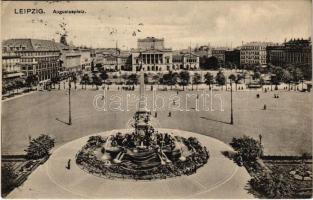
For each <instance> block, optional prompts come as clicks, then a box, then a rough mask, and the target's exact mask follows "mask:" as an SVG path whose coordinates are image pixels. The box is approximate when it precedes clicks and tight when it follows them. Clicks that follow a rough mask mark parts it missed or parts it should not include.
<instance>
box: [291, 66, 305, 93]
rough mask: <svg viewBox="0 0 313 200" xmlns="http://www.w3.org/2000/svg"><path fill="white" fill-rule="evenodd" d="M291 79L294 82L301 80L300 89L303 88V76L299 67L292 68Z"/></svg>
mask: <svg viewBox="0 0 313 200" xmlns="http://www.w3.org/2000/svg"><path fill="white" fill-rule="evenodd" d="M292 80H293V82H294V83H299V82H302V89H303V80H304V76H303V73H302V71H301V69H300V68H298V67H297V68H295V69H294V70H292Z"/></svg>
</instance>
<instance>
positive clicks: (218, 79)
mask: <svg viewBox="0 0 313 200" xmlns="http://www.w3.org/2000/svg"><path fill="white" fill-rule="evenodd" d="M215 80H216V82H217V83H218V84H219V85H222V89H223V85H225V83H226V78H225V75H224V73H223V72H222V71H221V70H220V71H218V73H217V74H216V77H215Z"/></svg>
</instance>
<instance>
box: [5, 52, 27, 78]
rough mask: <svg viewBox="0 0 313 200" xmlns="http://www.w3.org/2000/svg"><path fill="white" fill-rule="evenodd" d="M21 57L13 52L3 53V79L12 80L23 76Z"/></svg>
mask: <svg viewBox="0 0 313 200" xmlns="http://www.w3.org/2000/svg"><path fill="white" fill-rule="evenodd" d="M20 61H21V57H20V56H18V55H17V54H16V53H13V52H6V53H5V52H3V53H2V78H3V80H11V79H15V78H19V77H22V76H23V75H24V74H23V73H22V72H21V65H20Z"/></svg>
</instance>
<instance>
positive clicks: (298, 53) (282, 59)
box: [266, 38, 312, 67]
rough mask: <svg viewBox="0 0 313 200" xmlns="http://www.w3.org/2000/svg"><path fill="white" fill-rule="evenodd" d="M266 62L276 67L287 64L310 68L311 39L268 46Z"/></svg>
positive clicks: (294, 40)
mask: <svg viewBox="0 0 313 200" xmlns="http://www.w3.org/2000/svg"><path fill="white" fill-rule="evenodd" d="M266 50H267V61H268V63H271V64H273V65H276V66H282V67H284V66H286V65H289V64H293V65H297V66H301V65H304V66H306V65H307V66H311V65H312V64H311V63H312V45H311V39H310V38H309V39H307V40H304V39H293V40H289V41H288V42H285V43H284V44H283V45H280V46H268V47H267V48H266Z"/></svg>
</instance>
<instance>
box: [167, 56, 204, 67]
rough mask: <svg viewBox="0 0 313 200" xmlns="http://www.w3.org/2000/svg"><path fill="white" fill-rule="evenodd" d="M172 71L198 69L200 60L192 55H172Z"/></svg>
mask: <svg viewBox="0 0 313 200" xmlns="http://www.w3.org/2000/svg"><path fill="white" fill-rule="evenodd" d="M172 62H173V66H172V69H173V70H180V69H184V70H196V69H199V63H200V58H199V56H198V55H196V54H193V53H180V54H174V55H173V59H172Z"/></svg>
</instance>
